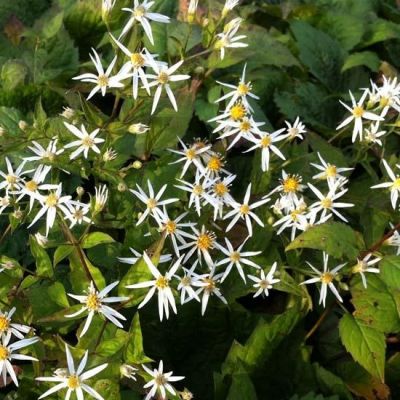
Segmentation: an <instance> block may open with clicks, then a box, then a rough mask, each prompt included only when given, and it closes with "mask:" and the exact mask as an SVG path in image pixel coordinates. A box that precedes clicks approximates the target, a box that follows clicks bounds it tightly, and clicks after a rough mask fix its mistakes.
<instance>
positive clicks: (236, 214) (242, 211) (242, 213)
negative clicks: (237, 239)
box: [224, 183, 270, 236]
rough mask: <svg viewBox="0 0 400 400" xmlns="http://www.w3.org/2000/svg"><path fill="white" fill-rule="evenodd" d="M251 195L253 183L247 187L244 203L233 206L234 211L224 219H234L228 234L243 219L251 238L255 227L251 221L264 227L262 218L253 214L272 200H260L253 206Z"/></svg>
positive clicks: (229, 226) (228, 227)
mask: <svg viewBox="0 0 400 400" xmlns="http://www.w3.org/2000/svg"><path fill="white" fill-rule="evenodd" d="M250 193H251V183H249V186H248V187H247V190H246V194H245V195H244V199H243V203H235V204H233V205H232V207H233V210H232V211H230V212H228V213H227V214H226V215H225V217H224V219H228V218H232V221H231V222H230V223H229V225H228V226H227V228H226V232H228V231H229V230H231V229H232V228H233V226H234V225H235V224H236V223H237V221H238V220H239V219H243V220H244V221H245V222H246V226H247V230H248V232H249V236H253V227H252V222H251V220H252V219H253V220H254V221H256V222H257V224H258V225H260V226H262V227H263V226H264V224H263V222H262V221H261V220H260V218H259V217H258V216H257V215H256V214H255V213H254V212H253V210H254V209H256V208H257V207H260V206H262V205H263V204H265V203H267V202H268V201H269V200H270V199H263V200H259V201H257V202H255V203H253V204H249V201H250Z"/></svg>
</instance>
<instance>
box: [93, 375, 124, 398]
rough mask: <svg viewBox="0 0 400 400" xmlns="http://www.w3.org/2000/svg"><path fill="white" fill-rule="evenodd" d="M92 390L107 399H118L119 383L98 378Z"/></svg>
mask: <svg viewBox="0 0 400 400" xmlns="http://www.w3.org/2000/svg"><path fill="white" fill-rule="evenodd" d="M93 388H94V390H96V392H98V393H99V394H100V395H101V396H102V397H103V398H104V399H107V400H120V398H121V397H120V395H119V384H118V383H117V382H115V381H114V380H110V379H100V380H98V381H97V382H96V383H95V385H94V386H93Z"/></svg>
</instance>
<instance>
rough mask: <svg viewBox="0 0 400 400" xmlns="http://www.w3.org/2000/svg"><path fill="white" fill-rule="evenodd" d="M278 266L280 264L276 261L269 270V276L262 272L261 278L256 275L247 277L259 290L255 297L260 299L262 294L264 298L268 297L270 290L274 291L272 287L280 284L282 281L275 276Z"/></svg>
mask: <svg viewBox="0 0 400 400" xmlns="http://www.w3.org/2000/svg"><path fill="white" fill-rule="evenodd" d="M277 265H278V264H277V262H276V261H275V262H274V263H273V264H272V266H271V269H270V270H269V272H268V274H267V275H265V272H264V270H261V271H260V277H258V276H254V275H247V276H248V277H249V279H251V280H252V281H253V282H255V283H254V284H253V287H255V288H257V289H258V290H257V292H255V293H254V295H253V297H258V296H259V295H260V294H261V295H264V296H268V295H269V289H272V286H273V285H274V284H275V283H278V282H280V281H281V280H280V279H276V278H274V274H275V271H276V267H277Z"/></svg>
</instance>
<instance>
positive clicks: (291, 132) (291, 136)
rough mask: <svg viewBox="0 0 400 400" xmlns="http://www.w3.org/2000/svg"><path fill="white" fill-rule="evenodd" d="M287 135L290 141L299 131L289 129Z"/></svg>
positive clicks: (292, 128)
mask: <svg viewBox="0 0 400 400" xmlns="http://www.w3.org/2000/svg"><path fill="white" fill-rule="evenodd" d="M288 133H289V137H290V138H291V139H293V138H295V137H296V135H297V134H298V133H299V130H298V129H297V128H294V127H291V128H289V129H288Z"/></svg>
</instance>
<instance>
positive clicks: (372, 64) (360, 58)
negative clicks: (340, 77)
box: [342, 51, 381, 72]
mask: <svg viewBox="0 0 400 400" xmlns="http://www.w3.org/2000/svg"><path fill="white" fill-rule="evenodd" d="M361 65H362V66H365V67H368V68H369V69H370V70H371V71H374V72H376V71H378V69H379V66H380V65H381V60H380V59H379V57H378V56H377V55H376V53H373V52H372V51H361V52H359V53H353V54H350V55H349V56H348V57H347V58H346V59H345V61H344V64H343V67H342V72H344V71H347V70H348V69H350V68H354V67H359V66H361Z"/></svg>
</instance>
